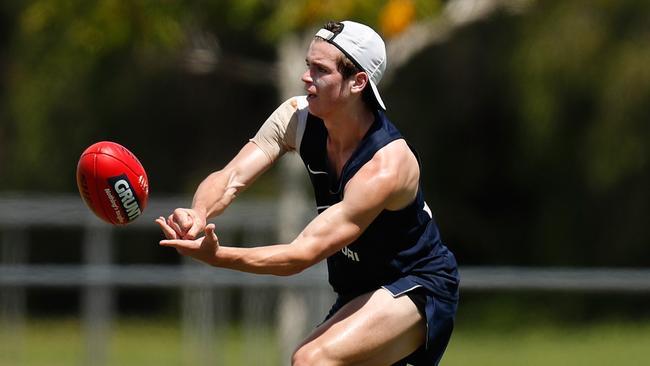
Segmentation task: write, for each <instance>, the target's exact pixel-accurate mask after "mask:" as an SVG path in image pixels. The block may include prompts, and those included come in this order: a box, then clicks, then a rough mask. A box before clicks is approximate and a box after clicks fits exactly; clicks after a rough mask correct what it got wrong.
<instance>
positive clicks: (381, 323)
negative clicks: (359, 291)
mask: <svg viewBox="0 0 650 366" xmlns="http://www.w3.org/2000/svg"><path fill="white" fill-rule="evenodd" d="M424 338H425V320H424V318H423V317H422V315H421V314H420V312H419V311H418V308H417V307H416V306H415V304H414V303H413V301H412V300H411V299H410V298H409V297H408V296H400V297H397V298H394V297H393V296H392V295H391V294H390V293H389V292H388V291H387V290H385V289H379V290H376V291H374V292H371V293H367V294H364V295H361V296H359V297H357V298H355V299H353V300H351V301H350V302H349V303H347V304H346V305H344V306H343V307H342V308H341V309H340V310H339V311H338V312H336V314H334V315H333V316H332V317H331V318H330V319H328V320H327V321H326V322H324V323H323V324H321V325H320V326H319V327H318V328H316V329H315V330H314V332H313V333H312V334H311V335H310V336H309V337H308V338H307V339H306V340H305V341H304V342H303V343H302V344H301V345H300V346H299V347H298V349H297V350H296V351H295V353H294V355H293V359H292V365H294V366H303V365H310V366H321V365H322V366H326V365H327V366H329V365H391V364H393V363H394V362H397V361H399V360H401V359H403V358H404V357H406V356H407V355H409V354H411V353H412V352H414V351H415V350H416V349H417V348H418V347H419V346H421V345H422V343H423V342H424Z"/></svg>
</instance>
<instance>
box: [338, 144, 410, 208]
mask: <svg viewBox="0 0 650 366" xmlns="http://www.w3.org/2000/svg"><path fill="white" fill-rule="evenodd" d="M419 179H420V167H419V164H418V161H417V158H416V157H415V155H414V154H413V151H411V149H410V148H409V146H408V144H407V143H406V141H404V140H403V139H399V140H395V141H393V142H391V143H389V144H388V145H386V146H384V147H382V148H381V149H379V150H378V151H377V153H375V155H374V156H373V157H372V159H370V161H368V162H367V163H366V164H365V165H364V166H363V167H362V168H361V169H359V171H358V172H357V174H355V176H354V178H352V180H350V183H353V184H357V183H358V184H359V185H360V186H365V187H366V189H371V190H372V191H374V192H377V193H378V194H381V195H383V196H385V207H384V208H385V209H388V210H399V209H401V208H404V207H405V206H407V205H408V204H409V203H411V202H412V201H413V199H414V198H415V195H416V194H417V190H418V182H419ZM346 188H347V187H346Z"/></svg>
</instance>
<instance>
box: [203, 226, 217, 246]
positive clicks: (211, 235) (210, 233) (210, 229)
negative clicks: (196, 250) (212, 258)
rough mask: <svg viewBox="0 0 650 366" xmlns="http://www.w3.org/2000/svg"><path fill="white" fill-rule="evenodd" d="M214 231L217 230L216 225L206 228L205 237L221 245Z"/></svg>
mask: <svg viewBox="0 0 650 366" xmlns="http://www.w3.org/2000/svg"><path fill="white" fill-rule="evenodd" d="M214 230H215V226H214V224H208V225H207V226H206V227H205V236H206V237H207V238H210V240H212V241H214V242H215V243H217V245H218V244H219V239H218V238H217V234H215V232H214Z"/></svg>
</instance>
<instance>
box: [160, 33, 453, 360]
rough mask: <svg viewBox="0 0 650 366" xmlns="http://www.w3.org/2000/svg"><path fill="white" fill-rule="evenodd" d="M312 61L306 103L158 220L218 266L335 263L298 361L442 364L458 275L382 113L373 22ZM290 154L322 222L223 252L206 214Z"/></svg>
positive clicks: (284, 109)
mask: <svg viewBox="0 0 650 366" xmlns="http://www.w3.org/2000/svg"><path fill="white" fill-rule="evenodd" d="M306 62H307V71H306V72H305V73H304V74H303V76H302V81H303V82H304V83H305V90H306V92H307V96H306V97H295V98H291V99H289V100H287V101H286V102H285V103H283V104H282V105H280V107H278V109H277V110H276V111H275V112H274V113H273V114H272V115H271V116H270V117H269V118H268V119H267V121H266V122H265V123H264V124H263V126H262V127H261V128H260V130H259V132H258V133H257V135H256V136H255V137H254V138H253V139H251V141H250V142H249V143H247V144H246V145H245V146H244V147H243V148H242V150H241V151H240V152H239V153H238V154H237V156H235V158H234V159H233V160H232V161H230V163H228V165H227V166H226V167H225V168H223V169H222V170H220V171H217V172H214V173H212V174H210V175H209V176H208V177H207V178H206V179H205V180H204V181H203V182H202V183H201V184H200V185H199V187H198V189H197V191H196V193H195V195H194V200H193V203H192V208H189V209H176V210H175V211H174V213H173V214H172V215H170V216H169V217H168V218H167V219H165V218H163V217H160V218H158V219H157V220H156V222H157V223H158V225H159V226H160V227H161V229H162V230H163V232H164V234H165V236H166V237H167V240H162V241H161V242H160V244H161V245H163V246H169V247H174V248H176V249H177V250H178V251H179V253H181V254H183V255H188V256H191V257H194V258H196V259H198V260H201V261H203V262H205V263H208V264H210V265H213V266H217V267H223V268H230V269H235V270H239V271H245V272H252V273H265V274H273V275H279V276H285V275H291V274H295V273H298V272H300V271H302V270H304V269H305V268H307V267H309V266H312V265H314V264H316V263H318V262H320V261H322V260H324V259H327V264H328V271H329V281H330V284H331V285H332V287H333V289H334V291H336V293H337V295H338V299H337V301H336V303H335V304H334V305H333V307H332V309H331V310H330V313H329V314H328V316H327V318H326V320H325V321H324V322H323V323H322V324H320V325H319V326H318V327H317V328H316V329H315V330H314V331H313V333H312V334H311V335H310V336H309V337H308V338H307V339H305V340H304V341H303V342H302V344H300V345H299V346H298V347H297V349H296V351H295V352H294V355H293V359H292V365H296V366H297V365H311V366H314V365H391V364H396V365H405V364H406V362H409V363H411V364H413V365H435V364H437V363H438V362H439V361H440V358H441V357H442V353H443V352H444V350H445V347H446V345H447V343H448V341H449V337H450V335H451V331H452V328H453V320H454V316H455V313H456V307H457V303H458V283H459V278H458V272H457V268H456V261H455V259H454V256H453V254H452V253H451V252H450V251H449V250H448V249H447V248H446V246H445V245H444V244H443V243H442V242H441V240H440V236H439V233H438V229H437V226H436V224H435V222H434V220H433V219H432V216H431V212H430V210H429V208H428V207H427V205H426V203H425V202H424V199H423V194H422V190H421V188H420V184H419V178H420V166H419V162H418V159H417V157H416V155H415V153H414V152H413V150H411V148H410V147H409V146H408V144H407V143H406V142H405V141H404V139H403V138H402V136H401V135H400V133H399V132H398V131H397V129H396V128H395V127H394V126H393V125H392V124H391V122H390V121H389V120H388V119H387V118H386V115H385V114H384V110H385V106H384V103H383V101H382V99H381V97H380V95H379V92H378V90H377V84H378V83H379V80H380V79H381V76H382V74H383V72H384V70H385V68H386V51H385V46H384V42H383V40H382V39H381V37H380V36H379V35H378V34H377V33H375V31H373V30H372V29H371V28H369V27H367V26H365V25H362V24H359V23H355V22H350V21H344V22H341V23H328V24H327V25H326V26H325V27H324V28H323V29H321V30H319V31H318V33H317V34H316V37H315V38H314V40H313V41H312V42H311V44H310V46H309V49H308V51H307V57H306ZM291 150H293V151H296V152H298V153H299V154H300V156H301V158H302V159H303V161H304V163H305V166H306V168H307V170H308V171H309V175H310V178H311V181H312V184H313V186H314V192H315V196H316V203H317V209H318V213H319V215H318V216H317V217H316V218H315V219H314V220H313V221H312V222H311V223H309V224H308V225H307V227H305V229H304V230H303V231H302V232H301V233H300V234H299V235H298V237H297V238H295V240H293V241H292V242H291V243H283V244H276V245H269V246H262V247H255V248H236V247H225V246H220V245H219V241H218V238H217V236H216V235H215V232H214V228H215V227H214V225H213V224H208V225H206V220H207V218H210V217H214V216H217V215H219V214H221V213H222V212H223V211H224V210H225V209H226V207H227V206H228V205H229V204H230V203H231V202H232V200H233V199H234V198H235V196H236V195H237V194H238V193H239V192H241V191H242V190H243V189H245V188H246V187H247V186H248V185H250V184H251V183H252V182H253V181H254V180H255V179H256V178H257V177H258V176H259V175H260V174H262V173H263V172H264V171H265V170H266V169H268V168H269V167H270V166H271V165H272V164H273V163H274V162H275V161H276V160H277V159H278V158H279V157H280V156H281V155H282V154H283V153H285V152H286V151H291ZM202 231H205V236H203V237H200V238H198V239H195V238H196V237H197V235H199V234H200V233H201V232H202Z"/></svg>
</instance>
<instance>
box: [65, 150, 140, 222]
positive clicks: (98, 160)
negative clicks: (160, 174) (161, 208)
mask: <svg viewBox="0 0 650 366" xmlns="http://www.w3.org/2000/svg"><path fill="white" fill-rule="evenodd" d="M77 187H78V188H79V193H80V194H81V198H83V200H84V202H86V205H87V206H88V207H89V208H90V209H91V210H92V211H93V212H94V213H95V215H97V217H99V218H100V219H102V220H104V221H106V222H108V223H110V224H113V225H126V224H128V223H131V222H132V221H133V220H135V219H137V218H138V217H139V216H140V215H141V214H142V212H143V211H144V209H145V207H146V206H147V199H148V198H149V181H148V180H147V173H146V172H145V170H144V167H142V164H140V161H139V160H138V158H137V157H136V156H135V155H133V153H132V152H130V151H129V150H128V149H127V148H125V147H124V146H122V145H120V144H117V143H115V142H110V141H102V142H98V143H95V144H93V145H91V146H90V147H88V148H87V149H86V150H85V151H84V152H83V154H81V157H80V158H79V163H78V164H77Z"/></svg>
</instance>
